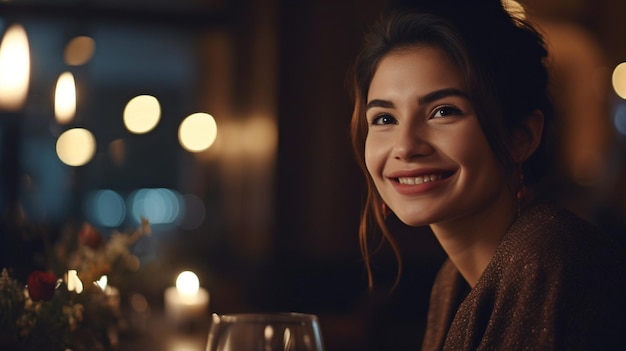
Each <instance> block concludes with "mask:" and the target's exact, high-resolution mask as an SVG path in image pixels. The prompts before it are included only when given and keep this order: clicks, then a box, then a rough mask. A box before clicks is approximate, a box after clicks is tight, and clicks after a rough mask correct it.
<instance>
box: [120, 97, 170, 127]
mask: <svg viewBox="0 0 626 351" xmlns="http://www.w3.org/2000/svg"><path fill="white" fill-rule="evenodd" d="M160 119H161V105H160V104H159V100H157V98H155V97H154V96H152V95H139V96H135V97H134V98H132V99H131V100H130V101H129V102H128V103H127V104H126V107H125V108H124V125H125V126H126V128H127V129H128V130H129V131H130V132H131V133H135V134H144V133H147V132H149V131H151V130H152V129H154V127H156V125H157V124H158V123H159V120H160Z"/></svg>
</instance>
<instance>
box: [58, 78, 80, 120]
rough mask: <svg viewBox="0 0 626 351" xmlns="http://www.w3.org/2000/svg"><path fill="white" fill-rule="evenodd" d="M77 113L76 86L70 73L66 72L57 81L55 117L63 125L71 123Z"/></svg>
mask: <svg viewBox="0 0 626 351" xmlns="http://www.w3.org/2000/svg"><path fill="white" fill-rule="evenodd" d="M75 113H76V84H75V83H74V76H73V75H72V73H70V72H64V73H62V74H61V75H60V76H59V79H58V80H57V86H56V90H55V91H54V116H55V117H56V120H57V122H59V123H61V124H65V123H69V122H70V121H71V120H72V119H74V114H75Z"/></svg>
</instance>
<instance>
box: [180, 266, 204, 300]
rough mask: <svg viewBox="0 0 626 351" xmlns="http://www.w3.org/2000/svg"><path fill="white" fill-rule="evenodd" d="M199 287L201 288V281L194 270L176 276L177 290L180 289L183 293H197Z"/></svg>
mask: <svg viewBox="0 0 626 351" xmlns="http://www.w3.org/2000/svg"><path fill="white" fill-rule="evenodd" d="M198 289H200V281H199V280H198V276H197V275H196V274H195V273H194V272H191V271H184V272H182V273H180V274H179V275H178V278H176V290H178V292H179V293H180V294H181V295H184V296H192V295H195V294H197V293H198Z"/></svg>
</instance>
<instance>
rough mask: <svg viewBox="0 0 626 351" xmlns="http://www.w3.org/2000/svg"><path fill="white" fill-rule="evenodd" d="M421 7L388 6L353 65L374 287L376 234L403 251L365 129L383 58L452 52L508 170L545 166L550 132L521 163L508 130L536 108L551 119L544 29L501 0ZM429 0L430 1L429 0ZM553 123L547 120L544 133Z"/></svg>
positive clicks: (531, 176) (356, 137)
mask: <svg viewBox="0 0 626 351" xmlns="http://www.w3.org/2000/svg"><path fill="white" fill-rule="evenodd" d="M433 4H434V5H432V6H428V8H423V9H421V10H416V9H412V8H407V7H402V8H398V7H397V8H394V9H392V10H390V11H389V12H388V13H387V14H386V15H385V16H383V18H382V19H381V20H380V21H378V22H377V23H375V24H374V25H373V26H372V27H371V28H370V30H369V32H368V33H367V34H366V36H365V43H364V47H363V49H362V51H361V52H360V53H359V55H358V56H357V59H356V61H355V63H354V66H353V70H352V72H351V74H352V75H351V83H352V89H353V91H352V93H353V98H354V112H353V115H352V124H351V135H352V146H353V149H354V152H355V154H356V156H357V161H358V162H359V164H360V166H361V169H362V170H363V172H364V174H365V176H366V179H367V197H366V200H365V204H364V207H363V212H362V217H361V223H360V227H359V240H360V246H361V253H362V255H363V258H364V260H365V266H366V269H367V273H368V280H369V285H370V288H371V287H372V286H373V276H372V271H371V257H370V252H371V249H370V247H371V244H370V237H372V236H373V235H374V234H375V233H377V234H382V239H383V241H387V242H388V243H389V244H390V246H391V248H392V249H393V251H394V252H395V254H396V257H397V259H398V264H399V269H398V275H397V277H396V284H397V282H398V281H399V278H400V275H401V271H402V264H401V260H400V250H399V248H398V245H397V243H396V241H395V240H394V238H393V236H392V235H391V233H390V231H389V229H388V228H387V226H386V224H385V218H384V216H385V215H384V213H383V201H382V199H381V197H380V195H379V194H378V192H377V190H376V187H375V185H374V182H373V180H372V178H371V176H370V175H369V173H368V171H367V168H366V166H365V160H364V149H365V139H366V137H367V130H368V126H367V122H366V119H365V105H366V104H367V95H368V90H369V86H370V83H371V80H372V78H373V76H374V73H375V71H376V69H377V67H378V64H379V62H380V61H381V59H382V58H383V57H385V56H386V55H387V54H389V53H390V52H393V51H395V50H401V49H403V48H407V47H413V46H424V45H427V46H436V47H438V48H440V49H442V50H444V52H446V53H447V54H448V56H449V57H450V58H451V60H452V62H453V63H454V64H455V65H456V66H457V67H458V68H459V70H460V72H462V74H463V78H464V81H465V84H466V88H467V92H468V94H469V98H470V101H471V102H472V104H473V106H474V109H475V111H476V115H477V117H478V120H479V122H480V125H481V128H482V129H483V132H484V133H485V136H486V138H487V140H488V142H489V145H490V146H491V149H492V150H493V152H494V154H495V155H496V158H497V159H498V161H499V162H500V164H501V165H502V168H503V170H504V171H505V172H507V173H506V174H512V173H513V172H517V171H519V170H520V168H521V170H522V172H523V174H524V181H525V183H526V185H532V184H535V183H537V182H538V181H539V180H540V179H541V178H542V176H543V174H544V173H545V169H546V164H545V163H546V155H547V151H546V145H545V140H544V139H545V138H544V137H542V142H541V144H540V146H539V148H538V149H537V150H536V151H535V153H534V154H533V155H532V156H531V157H530V158H528V159H527V160H526V161H525V162H524V163H523V164H522V165H519V164H516V163H515V162H514V160H513V157H512V155H511V145H510V142H509V141H510V137H511V135H512V133H513V131H514V130H515V129H516V128H519V127H520V126H521V125H522V122H523V120H524V118H525V117H527V116H529V115H530V114H532V113H533V112H534V111H537V110H539V111H541V112H543V114H544V121H545V123H548V124H549V123H550V119H551V118H552V117H551V116H552V107H551V103H550V98H549V94H548V72H547V69H546V66H545V59H546V57H547V51H546V49H545V46H544V43H543V40H542V37H541V35H540V34H539V33H538V32H537V31H535V30H534V29H533V27H531V26H530V25H529V24H528V23H526V22H524V21H523V20H521V19H518V18H514V17H512V16H511V15H509V14H508V13H507V12H506V11H505V10H504V9H503V8H502V5H501V4H500V1H497V0H487V1H479V2H474V1H454V0H438V1H434V2H433ZM425 7H426V6H425ZM545 130H547V128H544V134H545Z"/></svg>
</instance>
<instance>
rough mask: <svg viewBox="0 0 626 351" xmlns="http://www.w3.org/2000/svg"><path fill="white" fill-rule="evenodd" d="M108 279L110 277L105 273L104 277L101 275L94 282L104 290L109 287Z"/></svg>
mask: <svg viewBox="0 0 626 351" xmlns="http://www.w3.org/2000/svg"><path fill="white" fill-rule="evenodd" d="M108 281H109V278H107V276H106V275H103V276H102V277H100V279H98V280H97V281H95V282H93V283H94V284H96V285H97V286H98V287H99V288H100V289H102V291H104V290H105V289H106V288H107V283H108Z"/></svg>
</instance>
